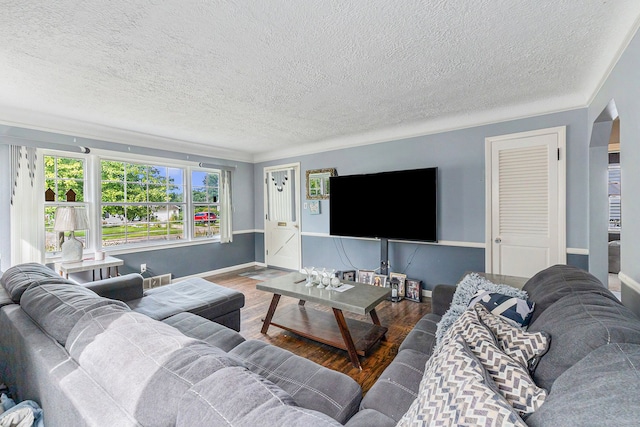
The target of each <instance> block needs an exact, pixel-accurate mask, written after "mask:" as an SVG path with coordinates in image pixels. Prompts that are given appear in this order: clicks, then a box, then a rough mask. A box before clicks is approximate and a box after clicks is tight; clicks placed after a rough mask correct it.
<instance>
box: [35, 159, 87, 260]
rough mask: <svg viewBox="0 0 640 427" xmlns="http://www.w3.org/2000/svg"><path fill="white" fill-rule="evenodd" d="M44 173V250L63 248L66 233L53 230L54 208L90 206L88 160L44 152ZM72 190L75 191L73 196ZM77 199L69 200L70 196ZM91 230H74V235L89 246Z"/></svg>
mask: <svg viewBox="0 0 640 427" xmlns="http://www.w3.org/2000/svg"><path fill="white" fill-rule="evenodd" d="M43 158H44V177H45V189H44V190H45V194H46V197H45V199H46V201H45V207H44V228H45V253H46V254H53V253H55V252H59V251H60V245H61V244H62V242H63V239H64V233H62V232H55V231H53V225H54V223H55V212H56V208H57V207H59V206H78V207H84V208H87V203H86V200H85V176H86V173H85V162H84V160H83V159H76V158H71V157H62V156H55V155H45V156H44V157H43ZM69 191H73V193H75V196H72V194H71V193H69ZM68 196H71V197H70V198H73V197H75V201H67V197H68ZM88 232H89V230H80V231H76V232H75V237H76V238H77V239H78V240H80V241H81V242H82V244H83V245H84V247H85V248H86V247H87V242H88V240H87V237H88Z"/></svg>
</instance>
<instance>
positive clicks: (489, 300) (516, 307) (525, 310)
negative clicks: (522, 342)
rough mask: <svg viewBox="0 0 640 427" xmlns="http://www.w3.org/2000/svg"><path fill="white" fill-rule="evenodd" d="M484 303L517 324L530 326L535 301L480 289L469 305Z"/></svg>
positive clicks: (491, 310)
mask: <svg viewBox="0 0 640 427" xmlns="http://www.w3.org/2000/svg"><path fill="white" fill-rule="evenodd" d="M477 303H480V304H482V305H483V306H485V307H486V308H487V310H489V311H490V312H491V313H493V314H495V315H497V316H502V317H503V318H504V319H506V320H508V321H509V322H511V323H513V324H514V325H516V326H525V327H526V326H528V325H529V321H530V320H531V315H532V314H533V309H534V306H535V303H533V302H530V301H527V300H524V299H521V298H517V297H511V296H508V295H503V294H499V293H495V292H489V291H484V290H479V291H478V292H476V294H475V295H474V296H473V298H472V299H471V302H470V303H469V307H473V306H474V305H476V304H477Z"/></svg>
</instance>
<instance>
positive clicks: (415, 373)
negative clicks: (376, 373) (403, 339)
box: [360, 349, 429, 425]
mask: <svg viewBox="0 0 640 427" xmlns="http://www.w3.org/2000/svg"><path fill="white" fill-rule="evenodd" d="M428 359H429V354H426V353H422V352H420V351H416V350H413V349H404V350H401V351H400V352H398V354H397V355H396V357H394V358H393V361H392V362H391V363H390V364H389V366H387V368H386V369H385V370H384V371H383V372H382V374H381V375H380V377H379V378H378V379H377V381H376V382H375V384H374V385H373V386H372V387H371V388H370V389H369V391H368V392H367V394H366V395H365V396H364V398H363V399H362V403H361V404H360V407H361V408H362V409H373V410H375V411H377V412H380V413H382V414H384V415H385V416H386V417H389V418H391V419H393V420H394V421H395V422H397V421H399V420H400V418H402V415H404V413H405V412H407V410H408V409H409V406H410V405H411V402H413V401H414V400H415V398H416V397H418V389H419V388H420V381H421V380H422V377H423V376H424V368H425V365H426V363H427V360H428ZM375 425H377V424H375Z"/></svg>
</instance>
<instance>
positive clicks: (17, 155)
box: [11, 146, 45, 265]
mask: <svg viewBox="0 0 640 427" xmlns="http://www.w3.org/2000/svg"><path fill="white" fill-rule="evenodd" d="M42 165H43V163H42V161H41V159H39V157H38V151H37V149H36V148H32V147H29V148H27V147H17V146H12V147H11V179H12V181H13V182H12V184H13V185H12V189H11V265H16V264H21V263H25V262H39V263H44V237H45V235H44V234H45V232H44V216H43V213H44V182H43V180H44V173H43V172H42V171H40V170H39V169H40V168H41V167H43V166H42Z"/></svg>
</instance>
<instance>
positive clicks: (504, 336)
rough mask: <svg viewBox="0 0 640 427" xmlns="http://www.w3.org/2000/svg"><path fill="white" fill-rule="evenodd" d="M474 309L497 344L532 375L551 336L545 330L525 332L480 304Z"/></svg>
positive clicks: (546, 348) (547, 346)
mask: <svg viewBox="0 0 640 427" xmlns="http://www.w3.org/2000/svg"><path fill="white" fill-rule="evenodd" d="M474 310H475V311H476V313H477V314H478V317H479V319H480V321H482V323H484V324H485V325H486V326H487V327H488V328H489V329H490V330H491V332H492V333H493V335H494V336H495V337H496V339H497V341H498V345H499V346H500V348H501V349H502V351H504V352H505V354H507V355H509V356H511V357H512V358H513V359H514V360H516V361H517V362H518V363H520V364H521V365H522V366H525V367H527V368H528V369H529V372H530V373H531V374H532V375H533V372H534V371H535V368H536V366H537V365H538V362H539V361H540V358H541V357H542V356H544V354H545V353H546V352H547V350H548V349H549V344H550V342H551V337H550V336H549V334H547V333H546V332H526V331H523V330H522V329H520V328H517V327H515V326H513V325H511V324H510V323H509V322H507V321H505V320H504V319H503V318H502V317H500V316H494V315H493V314H492V313H490V312H489V311H488V310H487V309H486V307H484V306H483V305H482V304H476V305H475V306H474Z"/></svg>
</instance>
